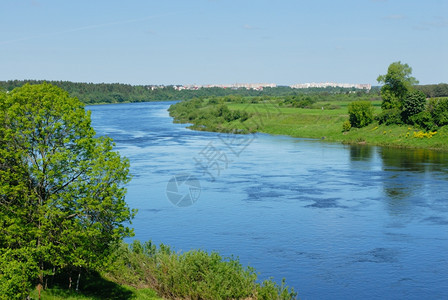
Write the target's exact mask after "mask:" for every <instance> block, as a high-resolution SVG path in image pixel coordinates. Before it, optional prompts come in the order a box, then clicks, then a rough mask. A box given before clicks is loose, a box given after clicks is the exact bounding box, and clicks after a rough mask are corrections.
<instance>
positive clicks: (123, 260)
mask: <svg viewBox="0 0 448 300" xmlns="http://www.w3.org/2000/svg"><path fill="white" fill-rule="evenodd" d="M105 275H106V277H107V278H111V279H113V280H114V281H116V282H119V283H121V284H127V285H131V286H134V287H151V288H153V289H155V290H156V291H157V292H158V293H159V295H161V296H163V297H166V298H168V299H278V300H290V299H295V298H296V295H297V294H296V293H295V292H294V290H293V289H291V291H290V289H289V288H288V287H287V286H286V285H285V282H284V281H283V282H282V285H280V286H279V285H277V284H276V283H275V282H273V281H272V280H266V281H264V282H263V284H259V283H257V282H256V281H257V275H256V273H255V271H254V270H253V269H252V268H250V267H243V266H242V265H241V263H240V262H239V261H238V259H234V258H223V257H221V256H220V255H219V254H218V253H216V252H212V253H207V252H205V251H202V250H194V251H188V252H185V253H182V254H178V253H176V252H173V251H172V250H171V249H170V248H169V247H168V246H165V245H163V244H162V245H160V247H158V248H157V247H155V246H154V245H153V244H152V243H151V242H146V243H144V244H141V243H140V242H138V241H134V243H133V244H132V245H131V246H127V245H122V246H121V247H120V248H119V249H118V250H117V253H116V254H115V256H114V258H113V259H112V261H111V263H110V266H109V268H108V270H107V271H106V273H105Z"/></svg>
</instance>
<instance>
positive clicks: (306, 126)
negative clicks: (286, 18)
mask: <svg viewBox="0 0 448 300" xmlns="http://www.w3.org/2000/svg"><path fill="white" fill-rule="evenodd" d="M339 98H340V100H339V99H338V98H337V97H336V99H335V97H333V98H332V99H331V100H330V101H325V99H323V100H321V101H315V102H313V103H310V104H309V105H307V106H306V107H293V106H291V105H288V103H285V101H284V100H283V99H279V98H274V99H265V100H263V99H258V100H256V101H254V100H253V99H246V100H245V101H244V103H235V102H231V101H225V100H224V99H219V100H212V101H211V100H204V99H202V100H200V99H196V100H191V101H190V103H188V102H181V103H178V104H176V105H173V106H172V107H171V108H170V114H171V116H173V117H174V118H175V121H176V122H183V123H191V124H192V125H191V126H190V127H191V128H192V129H195V130H207V131H218V132H241V133H248V132H263V133H268V134H276V135H288V136H292V137H298V138H315V139H321V140H325V141H327V142H338V143H344V144H368V145H378V146H389V147H398V148H415V149H417V148H418V149H421V148H424V149H433V150H443V151H447V150H448V128H447V126H444V127H441V128H439V129H438V130H437V131H436V133H435V134H425V133H424V130H422V129H419V128H418V127H415V126H409V125H389V126H387V125H384V124H383V125H379V124H378V122H377V121H374V122H373V123H372V124H370V125H368V126H366V127H364V128H351V130H350V131H347V132H343V130H342V123H343V122H344V121H346V120H348V118H349V115H348V109H347V107H348V104H349V103H350V102H352V101H354V100H358V98H360V97H356V98H355V97H354V96H353V97H351V98H350V97H348V96H345V95H341V97H339ZM347 98H348V99H347ZM361 99H362V100H368V101H371V103H372V104H373V107H374V114H375V115H378V114H379V113H380V112H381V100H379V99H378V98H373V97H369V96H368V95H364V96H363V97H361ZM218 107H220V108H219V109H220V111H218V110H219V109H218ZM226 109H228V111H227V110H226ZM242 115H244V116H243V117H240V118H237V117H238V116H242Z"/></svg>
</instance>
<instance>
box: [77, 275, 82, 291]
mask: <svg viewBox="0 0 448 300" xmlns="http://www.w3.org/2000/svg"><path fill="white" fill-rule="evenodd" d="M80 278H81V271H79V273H78V280H76V292H78V289H79V279H80Z"/></svg>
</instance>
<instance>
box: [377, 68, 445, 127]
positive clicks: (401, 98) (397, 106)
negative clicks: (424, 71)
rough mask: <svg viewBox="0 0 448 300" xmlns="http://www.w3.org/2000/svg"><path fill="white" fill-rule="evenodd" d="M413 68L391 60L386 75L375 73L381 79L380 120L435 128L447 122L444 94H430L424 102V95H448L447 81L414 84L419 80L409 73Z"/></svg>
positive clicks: (378, 117) (381, 121)
mask: <svg viewBox="0 0 448 300" xmlns="http://www.w3.org/2000/svg"><path fill="white" fill-rule="evenodd" d="M411 73H412V68H411V67H409V66H408V65H407V64H402V63H401V62H394V63H392V64H391V65H390V66H389V68H388V70H387V74H386V75H381V76H379V77H378V81H379V82H383V83H384V86H383V87H382V88H381V97H382V99H383V102H382V104H381V107H382V109H383V111H382V112H381V114H380V115H378V116H377V120H378V121H379V124H386V125H391V124H409V125H415V126H418V127H420V128H422V129H424V130H435V129H437V128H438V127H441V126H444V125H447V124H448V122H446V116H447V115H448V105H447V104H446V103H447V99H446V98H433V99H431V100H430V101H429V103H427V101H426V96H425V93H426V95H448V85H446V84H439V85H429V86H420V87H418V86H415V83H417V82H418V81H417V80H416V79H415V78H414V77H412V76H411Z"/></svg>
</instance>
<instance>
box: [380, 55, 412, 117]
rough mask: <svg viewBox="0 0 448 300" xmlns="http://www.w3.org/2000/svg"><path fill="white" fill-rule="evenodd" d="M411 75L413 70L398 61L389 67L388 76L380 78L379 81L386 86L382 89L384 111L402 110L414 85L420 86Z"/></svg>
mask: <svg viewBox="0 0 448 300" xmlns="http://www.w3.org/2000/svg"><path fill="white" fill-rule="evenodd" d="M411 74H412V68H411V67H410V66H409V65H408V64H402V63H401V62H400V61H398V62H393V63H392V64H390V65H389V68H388V69H387V74H386V75H380V76H378V78H377V81H378V82H379V83H383V84H384V85H383V87H382V88H381V97H382V98H383V103H382V104H381V108H382V109H393V108H399V109H401V108H402V103H403V100H404V98H405V97H406V95H407V93H408V92H409V90H410V89H411V88H412V86H413V85H415V84H418V81H417V79H415V78H414V77H412V76H411Z"/></svg>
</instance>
